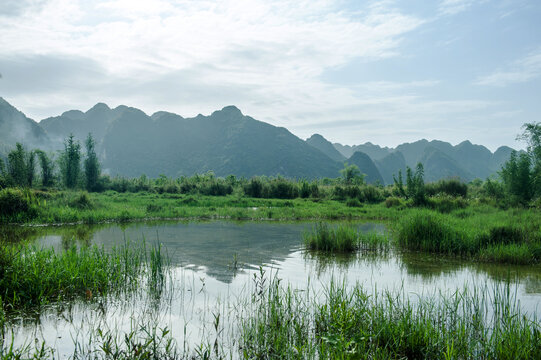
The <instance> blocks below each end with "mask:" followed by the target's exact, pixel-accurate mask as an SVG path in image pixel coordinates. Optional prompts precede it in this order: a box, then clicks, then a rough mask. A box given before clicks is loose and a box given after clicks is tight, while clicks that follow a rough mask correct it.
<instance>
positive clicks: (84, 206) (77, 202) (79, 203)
mask: <svg viewBox="0 0 541 360" xmlns="http://www.w3.org/2000/svg"><path fill="white" fill-rule="evenodd" d="M69 206H70V207H72V208H75V209H79V210H91V209H93V208H94V204H93V203H92V201H91V200H90V196H89V195H88V193H87V192H86V191H84V192H82V193H81V194H80V195H79V196H77V197H76V198H75V199H73V200H72V201H70V202H69Z"/></svg>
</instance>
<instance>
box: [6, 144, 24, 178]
mask: <svg viewBox="0 0 541 360" xmlns="http://www.w3.org/2000/svg"><path fill="white" fill-rule="evenodd" d="M27 170H28V169H27V166H26V150H25V149H24V147H23V145H22V144H21V143H17V144H16V145H15V149H14V150H11V151H10V152H9V154H8V176H9V178H10V180H11V181H12V182H13V184H15V185H16V186H27V181H28V177H27Z"/></svg>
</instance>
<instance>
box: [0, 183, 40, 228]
mask: <svg viewBox="0 0 541 360" xmlns="http://www.w3.org/2000/svg"><path fill="white" fill-rule="evenodd" d="M34 202H35V199H34V196H33V194H32V193H31V192H30V191H28V190H21V189H10V188H8V189H2V190H0V219H2V220H4V221H10V220H15V219H16V218H21V217H24V218H26V219H29V218H32V217H34V216H35V215H36V214H37V211H36V209H35V207H34V206H33V205H32V204H33V203H34Z"/></svg>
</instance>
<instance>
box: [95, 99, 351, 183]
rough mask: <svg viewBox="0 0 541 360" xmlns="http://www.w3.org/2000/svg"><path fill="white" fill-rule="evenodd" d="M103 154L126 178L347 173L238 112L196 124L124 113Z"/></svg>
mask: <svg viewBox="0 0 541 360" xmlns="http://www.w3.org/2000/svg"><path fill="white" fill-rule="evenodd" d="M102 149H103V153H104V168H106V169H108V171H109V172H110V173H113V174H116V173H118V174H122V175H126V176H139V175H140V174H142V173H145V174H147V175H148V176H152V177H155V176H158V175H160V174H164V175H168V176H180V175H192V174H194V173H204V172H207V171H213V172H214V173H215V174H216V175H218V176H227V175H230V174H234V175H236V176H246V177H250V176H253V175H268V176H276V175H283V176H286V177H296V178H302V177H306V178H316V177H337V176H338V174H339V170H340V169H341V168H342V164H340V163H338V162H336V161H334V160H332V159H330V158H329V157H328V156H326V155H325V154H323V153H322V152H320V151H319V150H317V149H315V148H313V147H312V146H310V145H308V144H307V143H305V142H304V141H302V140H301V139H299V138H298V137H296V136H295V135H293V134H291V133H290V132H289V131H288V130H287V129H284V128H279V127H275V126H272V125H270V124H267V123H264V122H261V121H257V120H255V119H253V118H251V117H249V116H244V115H243V114H242V113H241V111H240V110H239V109H237V108H236V107H234V106H228V107H225V108H223V109H222V110H220V111H215V112H214V113H212V114H211V115H210V116H203V115H198V116H197V117H195V118H190V119H184V118H182V117H180V116H178V115H175V114H170V113H156V114H154V115H153V116H152V117H149V116H147V115H146V114H144V113H143V112H142V111H140V110H137V109H133V108H128V109H124V111H123V112H122V115H121V116H120V117H119V118H117V119H115V120H114V121H113V122H112V123H111V125H110V127H109V129H108V131H107V134H106V136H105V137H104V139H103V143H102Z"/></svg>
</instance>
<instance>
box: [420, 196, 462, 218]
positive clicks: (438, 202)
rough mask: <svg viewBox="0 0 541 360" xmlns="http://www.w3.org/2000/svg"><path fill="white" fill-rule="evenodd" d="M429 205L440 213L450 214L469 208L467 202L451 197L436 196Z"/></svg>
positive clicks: (430, 200)
mask: <svg viewBox="0 0 541 360" xmlns="http://www.w3.org/2000/svg"><path fill="white" fill-rule="evenodd" d="M428 205H429V206H430V207H431V208H433V209H434V210H437V211H439V212H440V213H444V214H447V213H450V212H451V211H453V210H457V209H465V208H466V207H467V206H468V203H467V201H466V200H464V199H462V198H455V197H452V196H450V195H443V196H436V197H433V198H430V199H429V200H428Z"/></svg>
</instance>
